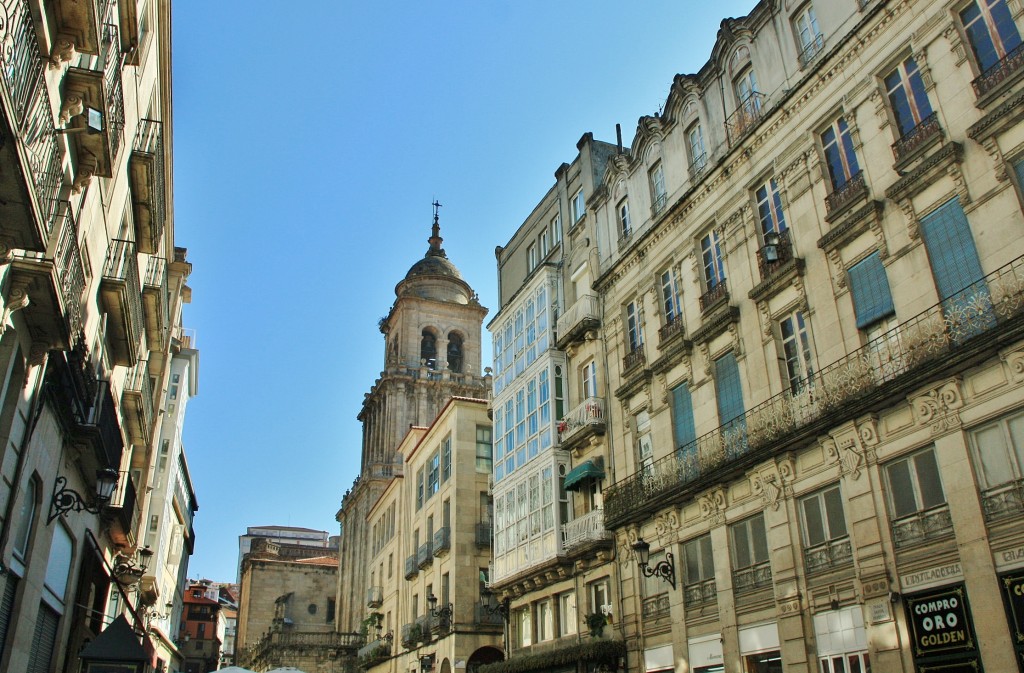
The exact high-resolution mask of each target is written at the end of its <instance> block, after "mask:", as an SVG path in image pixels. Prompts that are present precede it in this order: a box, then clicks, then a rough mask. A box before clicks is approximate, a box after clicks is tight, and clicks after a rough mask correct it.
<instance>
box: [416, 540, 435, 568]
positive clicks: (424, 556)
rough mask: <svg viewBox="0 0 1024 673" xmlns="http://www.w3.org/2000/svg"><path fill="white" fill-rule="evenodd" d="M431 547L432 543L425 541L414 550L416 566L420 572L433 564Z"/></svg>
mask: <svg viewBox="0 0 1024 673" xmlns="http://www.w3.org/2000/svg"><path fill="white" fill-rule="evenodd" d="M431 547H432V541H431V540H427V541H426V542H424V543H423V544H421V545H420V548H419V549H417V550H416V565H417V566H419V568H420V570H422V569H423V568H426V567H427V566H429V565H431V564H433V563H434V550H433V549H431Z"/></svg>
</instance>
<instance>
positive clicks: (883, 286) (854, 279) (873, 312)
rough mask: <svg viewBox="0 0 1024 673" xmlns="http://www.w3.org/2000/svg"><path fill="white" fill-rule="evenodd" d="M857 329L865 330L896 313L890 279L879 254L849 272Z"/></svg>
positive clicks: (855, 265) (867, 258) (851, 268)
mask: <svg viewBox="0 0 1024 673" xmlns="http://www.w3.org/2000/svg"><path fill="white" fill-rule="evenodd" d="M848 274H849V277H850V294H851V295H852V296H853V310H854V312H855V313H856V315H857V329H864V328H866V327H868V326H870V325H872V324H874V323H876V322H878V321H879V320H881V319H883V318H888V317H889V316H891V315H892V314H894V313H895V312H896V309H895V308H894V307H893V304H892V293H891V292H890V291H889V279H888V278H887V277H886V275H885V267H884V266H882V260H881V258H880V257H879V256H878V253H877V252H873V253H871V254H870V255H868V256H867V257H866V258H864V260H863V261H861V262H858V263H857V264H854V265H853V266H852V267H850V270H849V271H848Z"/></svg>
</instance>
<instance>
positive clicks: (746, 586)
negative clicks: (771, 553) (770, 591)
mask: <svg viewBox="0 0 1024 673" xmlns="http://www.w3.org/2000/svg"><path fill="white" fill-rule="evenodd" d="M771 583H772V566H771V563H769V562H768V561H764V562H763V563H757V564H755V565H752V566H750V567H748V568H740V569H739V570H733V571H732V587H733V589H734V590H736V591H740V592H742V591H750V590H751V589H758V588H761V587H766V586H770V585H771Z"/></svg>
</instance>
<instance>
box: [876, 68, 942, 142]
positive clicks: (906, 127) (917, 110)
mask: <svg viewBox="0 0 1024 673" xmlns="http://www.w3.org/2000/svg"><path fill="white" fill-rule="evenodd" d="M883 81H884V83H885V91H886V94H887V95H888V96H889V108H890V109H891V110H892V115H893V117H894V118H895V120H896V128H897V130H898V131H899V136H900V137H901V138H902V137H903V136H905V135H907V134H908V133H910V132H911V131H912V130H913V129H914V128H915V127H916V126H917V125H918V124H920V123H921V122H922V121H924V120H925V119H926V118H928V117H929V116H931V114H932V106H931V103H929V102H928V94H927V93H925V90H924V82H923V81H922V80H921V72H920V71H919V70H918V68H917V62H916V61H915V60H914V58H913V57H912V56H911V57H908V58H907V59H906V60H905V61H903V62H902V63H900V64H899V65H897V66H896V67H895V68H894V69H893V70H892V72H890V73H889V74H888V75H886V76H885V79H884V80H883Z"/></svg>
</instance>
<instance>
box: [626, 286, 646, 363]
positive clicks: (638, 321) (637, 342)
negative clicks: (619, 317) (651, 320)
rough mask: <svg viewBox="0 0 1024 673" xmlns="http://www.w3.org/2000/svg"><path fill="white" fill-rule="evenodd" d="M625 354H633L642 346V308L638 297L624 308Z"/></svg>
mask: <svg viewBox="0 0 1024 673" xmlns="http://www.w3.org/2000/svg"><path fill="white" fill-rule="evenodd" d="M625 313H626V347H627V348H628V351H627V353H635V352H636V351H638V350H640V349H641V348H643V345H644V308H643V302H642V299H641V298H640V297H637V298H635V299H632V300H630V301H629V303H627V304H626V306H625Z"/></svg>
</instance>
